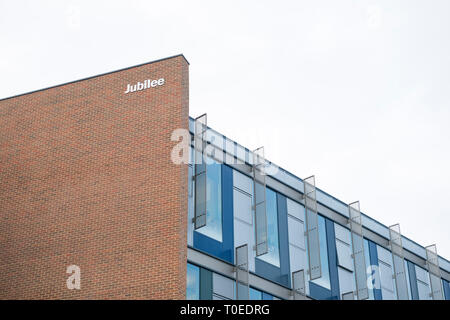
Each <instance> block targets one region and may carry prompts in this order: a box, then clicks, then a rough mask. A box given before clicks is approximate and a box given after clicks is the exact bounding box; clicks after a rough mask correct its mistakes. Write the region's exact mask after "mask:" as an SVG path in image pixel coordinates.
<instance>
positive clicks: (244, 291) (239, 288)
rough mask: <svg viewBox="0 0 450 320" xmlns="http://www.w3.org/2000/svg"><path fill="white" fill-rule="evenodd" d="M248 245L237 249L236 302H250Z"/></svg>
mask: <svg viewBox="0 0 450 320" xmlns="http://www.w3.org/2000/svg"><path fill="white" fill-rule="evenodd" d="M248 279H249V269H248V245H247V244H244V245H242V246H239V247H237V248H236V300H248V299H249V297H250V294H249V291H250V289H249V281H248Z"/></svg>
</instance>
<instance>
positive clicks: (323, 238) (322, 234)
mask: <svg viewBox="0 0 450 320" xmlns="http://www.w3.org/2000/svg"><path fill="white" fill-rule="evenodd" d="M318 226H319V245H320V264H321V268H322V276H321V277H320V278H318V279H315V280H313V282H314V283H315V284H317V285H319V286H321V287H323V288H325V289H328V290H331V282H330V268H329V261H328V243H327V231H326V223H325V218H324V217H322V216H320V215H319V216H318Z"/></svg>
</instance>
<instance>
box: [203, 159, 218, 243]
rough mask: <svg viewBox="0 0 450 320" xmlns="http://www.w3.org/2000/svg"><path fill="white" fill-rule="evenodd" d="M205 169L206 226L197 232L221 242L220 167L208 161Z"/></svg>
mask: <svg viewBox="0 0 450 320" xmlns="http://www.w3.org/2000/svg"><path fill="white" fill-rule="evenodd" d="M208 161H209V162H211V164H208V165H207V169H206V201H207V203H206V226H204V227H202V228H200V229H198V230H197V231H198V232H200V233H202V234H204V235H205V236H208V237H210V238H213V239H215V240H217V241H220V242H222V167H221V164H220V163H217V162H215V161H214V162H213V161H212V160H211V159H208Z"/></svg>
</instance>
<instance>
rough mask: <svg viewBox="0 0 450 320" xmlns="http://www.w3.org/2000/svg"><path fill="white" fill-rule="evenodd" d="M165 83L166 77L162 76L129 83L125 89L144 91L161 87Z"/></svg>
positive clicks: (126, 91)
mask: <svg viewBox="0 0 450 320" xmlns="http://www.w3.org/2000/svg"><path fill="white" fill-rule="evenodd" d="M164 84H165V80H164V78H160V79H158V80H151V79H148V80H144V82H137V83H136V84H130V83H129V84H127V89H126V90H125V93H130V92H135V91H142V90H145V89H150V88H155V87H159V86H162V85H164Z"/></svg>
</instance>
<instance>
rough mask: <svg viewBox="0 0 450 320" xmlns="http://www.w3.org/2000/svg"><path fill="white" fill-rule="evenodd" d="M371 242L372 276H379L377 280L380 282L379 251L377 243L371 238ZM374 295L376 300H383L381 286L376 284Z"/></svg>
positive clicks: (369, 242)
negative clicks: (378, 286)
mask: <svg viewBox="0 0 450 320" xmlns="http://www.w3.org/2000/svg"><path fill="white" fill-rule="evenodd" d="M367 242H368V244H369V257H370V265H371V266H372V268H371V269H372V277H378V280H376V281H377V282H378V283H379V282H380V275H379V272H378V251H377V244H376V243H375V242H372V241H370V240H367ZM373 295H374V299H375V300H382V299H383V297H382V295H381V287H380V288H377V287H376V286H375V287H374V289H373Z"/></svg>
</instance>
